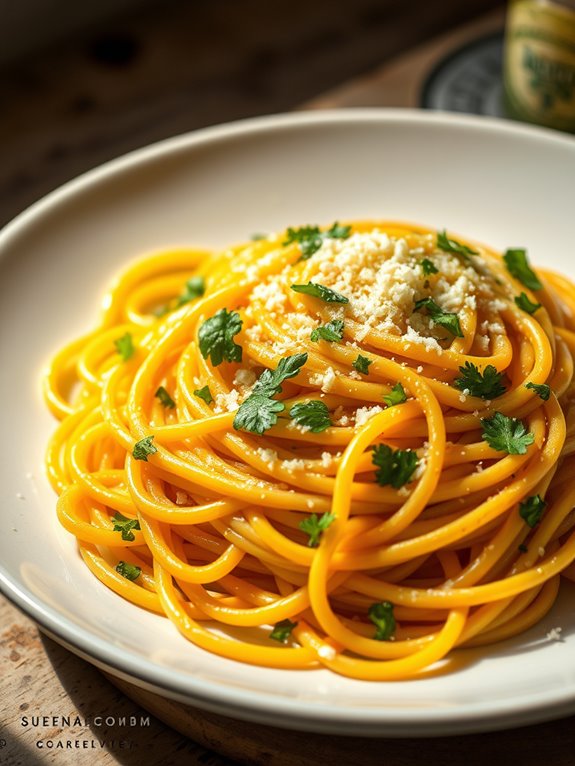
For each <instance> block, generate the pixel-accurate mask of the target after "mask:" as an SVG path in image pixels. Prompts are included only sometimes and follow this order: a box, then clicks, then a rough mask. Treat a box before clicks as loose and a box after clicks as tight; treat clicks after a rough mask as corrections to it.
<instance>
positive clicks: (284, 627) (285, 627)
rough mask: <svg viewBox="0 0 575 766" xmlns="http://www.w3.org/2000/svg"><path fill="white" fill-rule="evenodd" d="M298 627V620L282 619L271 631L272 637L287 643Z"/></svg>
mask: <svg viewBox="0 0 575 766" xmlns="http://www.w3.org/2000/svg"><path fill="white" fill-rule="evenodd" d="M296 627H297V622H292V621H291V620H280V622H276V624H275V625H274V629H273V630H272V632H271V633H270V638H273V640H274V641H279V642H280V643H281V644H287V642H288V639H289V637H290V636H291V632H292V630H293V629H294V628H296Z"/></svg>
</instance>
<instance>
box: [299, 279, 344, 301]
mask: <svg viewBox="0 0 575 766" xmlns="http://www.w3.org/2000/svg"><path fill="white" fill-rule="evenodd" d="M290 286H291V289H292V290H293V291H294V292H296V293H303V294H304V295H311V297H312V298H320V299H321V300H322V301H325V302H326V303H349V298H346V297H345V295H342V294H341V293H337V292H336V291H335V290H332V289H331V288H329V287H326V286H325V285H320V284H318V283H317V282H308V283H307V285H290Z"/></svg>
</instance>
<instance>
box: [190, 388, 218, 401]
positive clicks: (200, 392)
mask: <svg viewBox="0 0 575 766" xmlns="http://www.w3.org/2000/svg"><path fill="white" fill-rule="evenodd" d="M194 396H197V397H198V399H203V400H204V402H205V403H206V404H211V403H212V402H213V401H214V397H213V396H212V392H211V391H210V388H209V386H204V387H203V388H196V390H195V391H194Z"/></svg>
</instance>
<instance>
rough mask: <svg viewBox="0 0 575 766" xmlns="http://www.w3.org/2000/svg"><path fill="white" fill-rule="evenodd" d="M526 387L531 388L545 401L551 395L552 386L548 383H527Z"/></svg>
mask: <svg viewBox="0 0 575 766" xmlns="http://www.w3.org/2000/svg"><path fill="white" fill-rule="evenodd" d="M525 388H531V389H532V390H533V391H535V393H536V394H537V396H538V397H539V398H540V399H543V401H544V402H546V401H547V400H548V399H549V397H550V396H551V387H550V386H548V385H547V383H526V384H525Z"/></svg>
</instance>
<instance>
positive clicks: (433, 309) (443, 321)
mask: <svg viewBox="0 0 575 766" xmlns="http://www.w3.org/2000/svg"><path fill="white" fill-rule="evenodd" d="M422 308H425V309H427V313H428V314H429V316H430V317H431V318H432V319H433V321H434V322H435V324H438V325H440V326H441V327H445V329H446V330H449V332H450V333H451V334H452V335H455V336H456V337H457V338H463V337H464V335H463V333H462V332H461V325H460V324H459V317H458V316H457V314H453V313H452V312H450V311H444V310H443V309H442V308H441V307H440V306H438V305H437V303H436V302H435V301H434V300H433V298H423V299H422V300H420V301H416V302H415V310H416V311H417V310H418V309H422Z"/></svg>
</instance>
